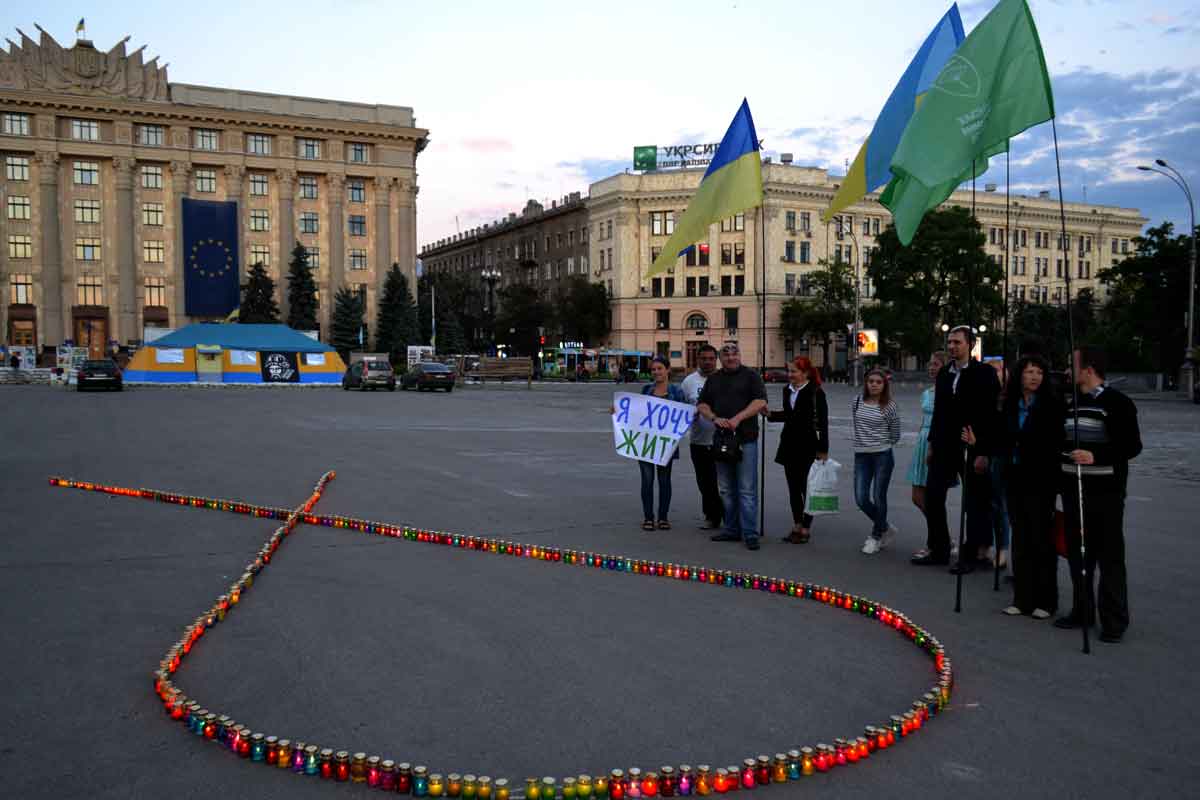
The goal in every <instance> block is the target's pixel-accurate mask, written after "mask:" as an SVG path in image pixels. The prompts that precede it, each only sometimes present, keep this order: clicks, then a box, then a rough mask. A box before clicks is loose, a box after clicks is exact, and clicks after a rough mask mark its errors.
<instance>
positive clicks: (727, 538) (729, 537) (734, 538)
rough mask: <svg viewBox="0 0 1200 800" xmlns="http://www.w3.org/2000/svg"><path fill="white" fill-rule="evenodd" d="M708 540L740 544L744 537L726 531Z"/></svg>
mask: <svg viewBox="0 0 1200 800" xmlns="http://www.w3.org/2000/svg"><path fill="white" fill-rule="evenodd" d="M708 538H709V539H710V540H711V541H714V542H740V541H741V540H742V537H741V536H738V535H737V534H736V533H728V532H726V531H722V532H721V533H714V534H713V535H712V536H710V537H708Z"/></svg>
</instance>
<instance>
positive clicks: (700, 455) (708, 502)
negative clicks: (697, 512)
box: [691, 444, 725, 526]
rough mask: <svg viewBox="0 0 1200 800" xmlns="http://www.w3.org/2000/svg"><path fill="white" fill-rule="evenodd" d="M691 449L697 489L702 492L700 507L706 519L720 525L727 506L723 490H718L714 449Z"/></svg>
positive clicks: (702, 447) (699, 446) (703, 446)
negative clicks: (723, 498) (722, 498)
mask: <svg viewBox="0 0 1200 800" xmlns="http://www.w3.org/2000/svg"><path fill="white" fill-rule="evenodd" d="M691 447H692V468H693V469H694V470H695V471H696V488H697V489H699V490H700V507H701V509H702V510H703V511H704V518H705V519H706V520H708V521H709V522H711V523H712V524H713V525H714V526H716V525H720V524H721V520H722V519H723V518H724V515H725V505H724V503H722V502H721V490H720V489H719V488H717V462H716V461H714V460H713V457H712V448H711V447H709V446H708V445H703V444H694V445H692V446H691Z"/></svg>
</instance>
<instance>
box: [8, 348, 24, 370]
mask: <svg viewBox="0 0 1200 800" xmlns="http://www.w3.org/2000/svg"><path fill="white" fill-rule="evenodd" d="M8 365H9V366H10V367H12V368H13V370H18V369H20V368H21V354H20V353H18V352H17V351H15V350H14V351H13V353H12V355H11V356H9V357H8Z"/></svg>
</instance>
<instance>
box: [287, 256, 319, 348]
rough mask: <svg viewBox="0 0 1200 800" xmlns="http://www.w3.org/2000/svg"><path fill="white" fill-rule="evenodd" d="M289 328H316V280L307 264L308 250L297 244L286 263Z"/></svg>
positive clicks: (313, 329)
mask: <svg viewBox="0 0 1200 800" xmlns="http://www.w3.org/2000/svg"><path fill="white" fill-rule="evenodd" d="M287 324H288V327H289V328H295V329H296V330H298V331H315V330H317V327H318V326H317V282H316V281H315V280H313V275H312V270H311V269H310V268H309V266H308V251H307V250H305V249H304V245H302V244H297V245H296V246H295V248H293V249H292V260H291V261H290V262H289V263H288V318H287Z"/></svg>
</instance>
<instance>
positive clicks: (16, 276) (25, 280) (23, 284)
mask: <svg viewBox="0 0 1200 800" xmlns="http://www.w3.org/2000/svg"><path fill="white" fill-rule="evenodd" d="M8 286H9V289H10V290H11V292H12V296H11V298H10V299H9V302H11V303H12V304H13V305H32V304H33V276H32V275H30V274H29V273H28V272H14V273H13V274H12V275H9V276H8Z"/></svg>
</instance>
